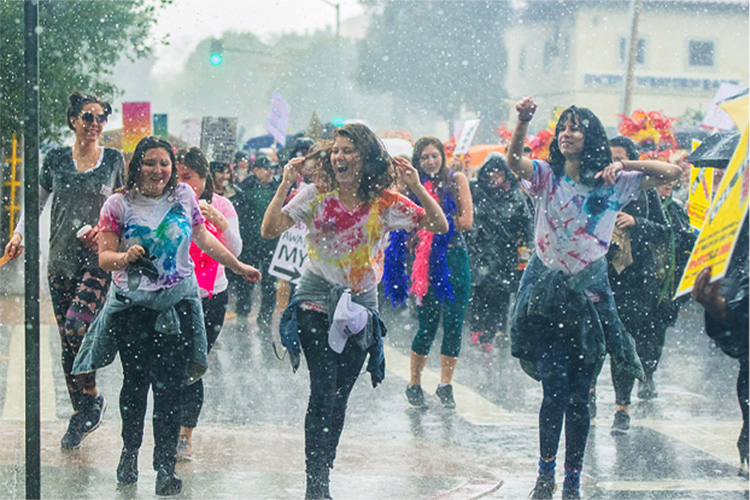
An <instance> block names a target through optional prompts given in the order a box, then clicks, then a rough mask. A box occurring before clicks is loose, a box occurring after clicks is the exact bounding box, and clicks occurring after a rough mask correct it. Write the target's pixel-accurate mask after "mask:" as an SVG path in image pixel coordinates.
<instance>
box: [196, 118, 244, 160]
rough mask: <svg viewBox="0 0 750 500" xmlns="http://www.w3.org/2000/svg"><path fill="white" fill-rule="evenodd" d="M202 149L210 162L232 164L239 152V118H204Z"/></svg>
mask: <svg viewBox="0 0 750 500" xmlns="http://www.w3.org/2000/svg"><path fill="white" fill-rule="evenodd" d="M201 149H202V150H203V152H204V153H205V154H206V158H208V161H218V162H221V163H232V162H233V161H234V152H235V151H236V150H237V118H224V117H218V118H217V117H212V116H204V117H203V121H202V122H201Z"/></svg>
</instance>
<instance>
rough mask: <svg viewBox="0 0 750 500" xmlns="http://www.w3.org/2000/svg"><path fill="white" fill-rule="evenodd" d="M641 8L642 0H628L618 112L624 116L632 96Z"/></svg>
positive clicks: (628, 108)
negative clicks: (628, 9) (627, 28)
mask: <svg viewBox="0 0 750 500" xmlns="http://www.w3.org/2000/svg"><path fill="white" fill-rule="evenodd" d="M641 10H643V0H630V17H629V21H630V22H629V25H630V30H629V31H628V42H627V44H626V47H627V49H628V52H627V54H626V56H627V57H626V59H625V74H624V75H623V79H622V90H621V92H620V114H621V115H626V116H627V115H629V114H630V107H631V105H632V103H631V101H632V98H633V74H634V73H635V65H636V59H637V56H638V22H639V19H640V17H641Z"/></svg>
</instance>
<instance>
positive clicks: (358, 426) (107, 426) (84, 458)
mask: <svg viewBox="0 0 750 500" xmlns="http://www.w3.org/2000/svg"><path fill="white" fill-rule="evenodd" d="M44 300H48V299H44ZM48 309H49V308H48V307H46V309H45V303H43V322H45V324H44V325H43V327H42V340H43V348H42V362H43V367H42V381H43V382H42V385H43V387H42V406H43V410H42V455H41V457H42V496H43V497H44V498H82V499H93V498H118V499H136V498H154V479H155V473H154V472H153V471H151V470H150V462H151V452H152V449H153V448H152V446H153V439H152V438H151V426H150V425H149V424H147V428H146V437H145V441H144V447H143V448H142V450H141V455H140V471H141V475H140V481H139V483H138V485H137V486H135V487H129V488H118V487H117V485H116V481H115V468H116V465H117V460H118V457H119V451H120V448H121V441H120V437H119V432H120V419H119V410H118V401H117V400H118V394H119V388H120V385H119V384H120V381H121V370H120V367H119V361H116V362H115V363H114V364H113V365H111V366H110V367H107V368H105V369H103V370H101V371H100V372H99V374H98V386H99V390H100V391H101V392H102V393H103V394H104V395H105V397H106V398H107V400H108V409H107V411H106V414H105V417H104V422H103V423H102V425H101V427H100V428H99V429H98V430H97V431H96V432H94V433H93V434H92V435H91V436H89V437H87V438H86V440H85V441H84V443H83V447H82V448H81V449H80V450H77V451H74V452H63V451H62V450H61V449H60V447H59V440H60V438H61V437H62V435H63V433H64V431H65V427H66V424H67V419H68V417H69V416H70V413H71V409H70V404H69V402H68V398H67V392H66V390H65V385H64V382H63V377H62V372H61V369H60V367H59V363H58V362H57V359H58V357H59V341H58V339H57V333H56V328H55V327H54V326H53V325H51V324H50V323H51V322H52V318H51V316H49V311H48ZM19 310H20V311H21V313H22V309H20V308H19V304H18V303H17V302H14V301H13V300H12V299H11V300H8V299H6V300H5V301H4V303H3V315H2V317H3V318H4V319H5V320H4V322H3V323H4V324H3V325H2V326H0V373H3V374H4V375H2V376H0V377H1V378H0V398H2V399H0V404H2V408H3V418H2V420H1V421H0V434H1V435H0V443H1V444H0V498H23V497H24V472H23V464H24V455H23V420H22V419H23V416H22V415H23V414H22V404H23V403H22V394H23V389H22V384H21V388H20V395H19V383H20V382H22V376H23V372H22V366H23V350H22V343H21V347H20V348H19V344H18V342H19V338H22V329H21V327H20V318H17V316H18V313H19ZM45 310H46V311H47V314H46V315H45V313H44V311H45ZM383 316H384V318H385V321H386V324H387V325H388V326H389V328H390V330H389V333H388V336H387V339H386V340H387V342H386V343H387V351H386V359H387V368H388V372H387V375H386V380H385V382H384V383H383V384H382V385H381V386H379V387H378V388H377V389H372V386H371V384H370V377H369V375H368V374H364V375H363V376H361V377H360V379H359V381H358V383H357V386H356V387H355V389H354V391H353V394H352V397H351V399H350V404H349V411H348V413H347V423H346V427H345V429H344V434H343V437H342V442H341V445H340V447H339V454H338V458H337V462H336V467H335V468H334V470H333V471H332V482H331V492H332V494H333V497H334V498H336V499H369V498H383V499H428V498H436V497H437V498H441V499H444V500H448V499H468V498H473V497H474V496H475V495H476V494H479V493H482V492H485V491H487V490H489V489H490V486H488V485H487V484H488V483H481V481H480V480H492V481H491V482H494V483H498V482H499V481H502V482H503V485H502V487H500V488H499V489H498V490H497V491H495V492H493V493H490V494H488V495H487V496H486V498H508V499H515V498H526V497H527V495H528V492H529V491H530V490H531V488H532V487H533V484H534V480H535V477H536V461H537V457H538V454H537V449H538V439H537V425H536V420H537V411H538V408H539V404H540V402H541V386H540V384H538V383H536V382H534V381H533V380H531V379H530V378H528V377H527V376H526V375H525V374H524V373H523V371H522V370H521V369H520V367H519V365H518V362H517V361H516V360H514V359H513V358H511V357H510V355H509V348H508V344H507V341H505V339H502V338H500V339H498V342H497V344H496V347H495V349H494V351H493V352H492V353H486V352H482V351H480V350H479V349H477V348H476V347H474V346H471V345H469V342H468V335H465V341H464V346H463V350H462V353H461V357H460V359H459V362H458V367H457V371H456V376H455V379H454V382H455V384H454V385H455V396H456V402H457V405H458V408H457V409H456V410H455V411H451V410H445V409H443V408H442V407H440V405H439V403H438V402H437V400H435V399H433V398H428V399H429V401H428V404H429V407H428V408H427V409H426V410H424V411H421V410H415V409H412V408H410V407H409V406H408V404H407V403H406V400H405V398H404V395H403V392H404V388H405V386H406V378H407V376H408V353H409V347H410V344H411V338H412V335H413V334H414V332H415V331H416V320H415V318H414V317H413V315H412V314H410V311H409V310H399V311H394V310H392V309H391V308H390V307H389V306H383ZM16 318H17V319H16ZM249 324H250V325H251V326H250V328H249V331H244V330H243V329H241V328H240V327H239V325H238V324H237V322H236V319H234V318H229V319H228V321H227V323H226V325H225V327H224V330H223V331H222V334H221V336H220V337H219V343H218V345H217V347H216V348H215V350H214V351H213V352H212V354H211V356H210V370H209V373H208V374H207V375H206V377H205V379H204V381H205V388H206V400H205V404H204V408H203V413H202V416H201V421H200V423H199V426H198V428H197V429H196V431H195V434H194V450H195V451H194V454H195V458H194V460H193V462H191V463H181V464H178V473H179V474H180V475H181V477H182V478H183V480H184V489H183V493H181V495H180V496H179V498H303V496H304V474H303V470H304V442H303V432H302V430H303V421H304V414H305V408H306V404H307V395H308V388H307V384H308V376H307V372H306V367H305V365H304V361H303V365H302V367H301V368H300V370H299V371H298V372H297V373H296V374H294V373H292V371H291V368H290V365H289V363H288V360H287V359H284V360H282V361H279V360H277V359H276V358H275V357H274V355H273V352H272V350H271V349H270V339H267V338H262V337H261V336H260V335H259V333H258V331H257V329H256V328H255V327H254V325H255V323H254V315H252V314H251V318H250V322H249ZM701 324H702V314H700V312H699V311H698V310H697V309H695V308H691V309H688V310H686V311H683V313H682V315H681V318H680V320H679V323H678V325H677V327H676V328H675V329H670V331H669V332H668V334H667V346H666V349H665V354H664V357H663V359H662V363H661V365H660V368H659V370H658V371H657V373H656V375H655V380H656V384H657V388H658V390H659V393H660V397H659V398H658V399H656V400H654V401H650V402H641V401H639V400H638V398H637V396H635V392H636V391H635V390H634V398H633V402H634V404H633V406H632V407H631V415H632V417H633V422H632V423H633V430H632V431H631V432H630V433H629V434H628V435H626V436H622V437H617V438H615V437H612V436H611V435H610V432H609V429H610V426H611V423H612V416H613V413H614V391H613V389H612V385H611V380H610V376H609V366H608V363H607V364H606V365H605V369H604V370H603V372H602V375H601V377H600V379H599V389H598V393H599V403H598V407H599V415H598V417H597V418H596V419H595V421H594V425H593V426H592V429H591V435H590V438H589V444H588V449H587V452H586V460H585V465H584V471H583V477H582V493H583V496H584V498H634V499H641V498H644V499H645V498H654V499H661V498H717V499H719V498H720V499H740V498H748V482H747V479H746V478H745V477H742V476H740V475H738V473H739V472H740V470H739V468H738V466H739V458H738V454H737V450H736V447H735V442H736V439H737V435H738V433H739V429H740V425H741V416H740V412H739V407H738V404H737V400H736V395H735V381H736V376H737V362H736V361H733V360H731V359H729V358H728V357H726V356H724V355H723V354H722V353H721V352H720V351H719V350H717V349H716V348H714V347H713V346H712V345H711V343H710V342H709V340H708V338H707V337H706V336H705V334H704V333H703V331H702V326H701ZM438 341H439V337H438ZM438 347H439V346H438V344H437V342H436V344H435V346H433V351H434V352H433V354H432V355H431V357H430V360H429V362H428V366H427V371H426V373H425V376H424V378H423V385H424V386H425V390H426V391H427V392H429V393H430V394H432V393H434V390H435V386H436V385H437V382H438V373H439V356H438V354H439V352H438ZM19 356H20V360H19V359H18V358H19ZM19 370H20V371H19ZM6 373H7V376H6V375H5V374H6ZM19 377H20V378H19ZM19 405H20V406H19ZM150 412H151V410H150V409H149V418H150ZM562 449H563V446H562V444H561V450H562ZM559 457H560V458H562V453H561V454H560V455H559ZM560 462H562V460H560ZM557 479H558V482H559V483H561V482H562V467H559V468H558V474H557ZM467 481H468V482H469V483H470V484H474V485H475V486H473V487H472V486H469V487H465V488H463V489H460V487H461V486H462V485H465V484H466V483H467ZM472 481H473V483H472ZM556 498H560V492H559V491H558V492H557V493H556Z"/></svg>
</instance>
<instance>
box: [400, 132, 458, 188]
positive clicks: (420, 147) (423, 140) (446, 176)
mask: <svg viewBox="0 0 750 500" xmlns="http://www.w3.org/2000/svg"><path fill="white" fill-rule="evenodd" d="M427 146H435V147H436V148H437V150H438V151H440V157H441V158H442V163H441V164H440V170H438V172H437V174H435V177H437V179H438V196H439V197H440V200H442V199H443V196H444V195H445V190H446V189H450V190H451V192H453V196H454V197H455V195H456V193H455V189H454V182H453V179H452V176H451V169H450V168H448V161H447V160H446V157H445V147H444V146H443V143H442V142H440V139H438V138H437V137H430V136H427V137H420V138H419V139H417V142H416V143H415V144H414V152H413V153H412V155H411V164H412V165H413V166H414V168H416V169H417V172H419V178H420V179H422V180H423V181H424V178H425V177H428V175H427V173H426V172H425V171H424V169H423V168H422V163H421V160H422V153H423V152H424V149H425V148H426V147H427Z"/></svg>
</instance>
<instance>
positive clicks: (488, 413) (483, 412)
mask: <svg viewBox="0 0 750 500" xmlns="http://www.w3.org/2000/svg"><path fill="white" fill-rule="evenodd" d="M385 358H386V364H385V366H386V369H387V370H388V371H389V372H391V373H393V374H394V375H396V376H397V377H399V378H402V379H404V380H406V381H407V382H408V380H409V378H410V368H409V356H405V355H403V354H401V353H400V352H398V351H397V350H396V349H394V348H392V347H390V346H387V345H386V346H385ZM439 383H440V375H439V374H438V373H436V372H434V371H432V370H430V369H429V368H425V369H424V371H423V372H422V387H424V388H425V392H426V393H427V392H428V390H431V389H428V388H432V387H437V386H438V384H439ZM452 385H453V396H454V397H455V398H456V413H457V414H458V415H460V416H461V417H462V418H464V419H465V420H466V421H468V422H470V423H472V424H474V425H493V426H505V425H529V424H536V421H537V420H536V415H533V416H530V415H523V414H518V413H516V414H514V413H510V412H507V411H505V410H503V409H502V408H500V407H499V406H497V405H496V404H494V403H492V402H491V401H489V400H487V399H485V398H484V397H482V396H480V395H479V394H477V393H476V392H474V391H473V390H471V389H470V388H469V387H467V386H465V385H463V384H458V383H456V382H453V384H452ZM430 394H432V393H430Z"/></svg>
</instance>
